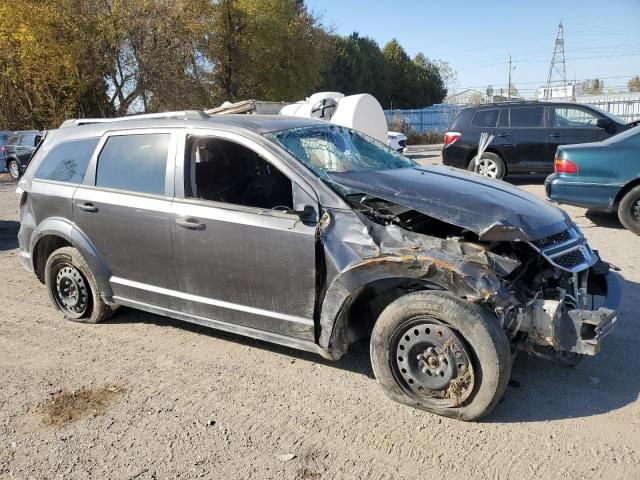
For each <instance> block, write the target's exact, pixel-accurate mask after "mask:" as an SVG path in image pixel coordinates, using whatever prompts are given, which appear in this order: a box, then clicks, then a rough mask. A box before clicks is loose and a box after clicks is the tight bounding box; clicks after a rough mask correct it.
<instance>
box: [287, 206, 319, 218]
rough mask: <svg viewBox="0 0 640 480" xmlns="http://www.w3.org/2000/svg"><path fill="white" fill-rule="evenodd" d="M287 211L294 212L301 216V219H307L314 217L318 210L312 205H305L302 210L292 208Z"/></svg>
mask: <svg viewBox="0 0 640 480" xmlns="http://www.w3.org/2000/svg"><path fill="white" fill-rule="evenodd" d="M287 213H292V214H294V215H297V216H298V217H300V219H301V220H306V219H309V218H311V217H313V215H314V214H315V213H316V210H315V208H313V206H311V205H305V206H304V208H303V209H302V210H290V211H289V212H287Z"/></svg>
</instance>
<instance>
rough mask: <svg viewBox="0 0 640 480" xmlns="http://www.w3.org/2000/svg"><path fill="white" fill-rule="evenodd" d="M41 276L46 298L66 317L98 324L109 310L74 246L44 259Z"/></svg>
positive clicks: (107, 315) (107, 316) (107, 314)
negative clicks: (45, 288)
mask: <svg viewBox="0 0 640 480" xmlns="http://www.w3.org/2000/svg"><path fill="white" fill-rule="evenodd" d="M44 278H45V284H46V286H47V290H48V292H49V298H51V301H52V302H53V304H54V306H55V307H56V308H57V309H58V310H59V311H60V312H62V314H63V315H64V317H65V318H66V319H68V320H73V321H74V322H83V323H98V322H101V321H103V320H106V319H107V318H109V317H110V316H111V314H112V313H113V311H112V309H111V308H110V307H109V306H108V305H107V304H106V303H104V301H103V300H102V298H101V297H100V291H99V290H98V286H97V284H96V281H95V279H94V277H93V274H92V273H91V269H90V268H89V265H87V263H86V262H85V260H84V258H82V255H81V254H80V252H78V250H76V249H75V248H73V247H63V248H59V249H58V250H56V251H54V252H53V253H52V254H51V255H50V256H49V258H48V259H47V263H46V265H45V273H44Z"/></svg>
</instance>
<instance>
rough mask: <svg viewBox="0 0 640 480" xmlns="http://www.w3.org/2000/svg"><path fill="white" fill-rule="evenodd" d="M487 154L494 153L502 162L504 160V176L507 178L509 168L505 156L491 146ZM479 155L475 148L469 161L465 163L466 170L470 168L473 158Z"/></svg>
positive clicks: (486, 150) (487, 149)
mask: <svg viewBox="0 0 640 480" xmlns="http://www.w3.org/2000/svg"><path fill="white" fill-rule="evenodd" d="M485 152H489V153H493V154H495V155H497V156H498V157H500V160H502V163H504V174H505V176H506V175H507V174H508V173H509V166H508V165H507V160H506V158H505V156H504V155H503V154H502V152H501V151H500V150H499V149H498V148H496V147H494V146H491V145H489V146H488V147H487V148H486V149H485ZM477 154H478V149H477V148H474V149H473V150H471V153H470V154H469V156H468V157H467V160H466V161H465V164H464V168H469V164H470V163H471V160H473V158H474V157H475V156H476V155H477Z"/></svg>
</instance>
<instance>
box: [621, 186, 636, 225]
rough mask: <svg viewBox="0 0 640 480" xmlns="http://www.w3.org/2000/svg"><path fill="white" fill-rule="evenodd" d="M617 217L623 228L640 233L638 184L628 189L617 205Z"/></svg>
mask: <svg viewBox="0 0 640 480" xmlns="http://www.w3.org/2000/svg"><path fill="white" fill-rule="evenodd" d="M618 218H619V219H620V223H622V225H624V228H626V229H627V230H629V231H630V232H633V233H635V234H636V235H640V185H638V186H636V187H634V188H632V189H631V190H629V191H628V192H627V193H626V194H625V196H624V197H622V200H621V201H620V205H618Z"/></svg>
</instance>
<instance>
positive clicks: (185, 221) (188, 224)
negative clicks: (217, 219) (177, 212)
mask: <svg viewBox="0 0 640 480" xmlns="http://www.w3.org/2000/svg"><path fill="white" fill-rule="evenodd" d="M176 225H178V226H179V227H182V228H186V229H188V230H204V229H205V227H206V225H205V224H204V223H200V222H198V220H196V219H195V218H176Z"/></svg>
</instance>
